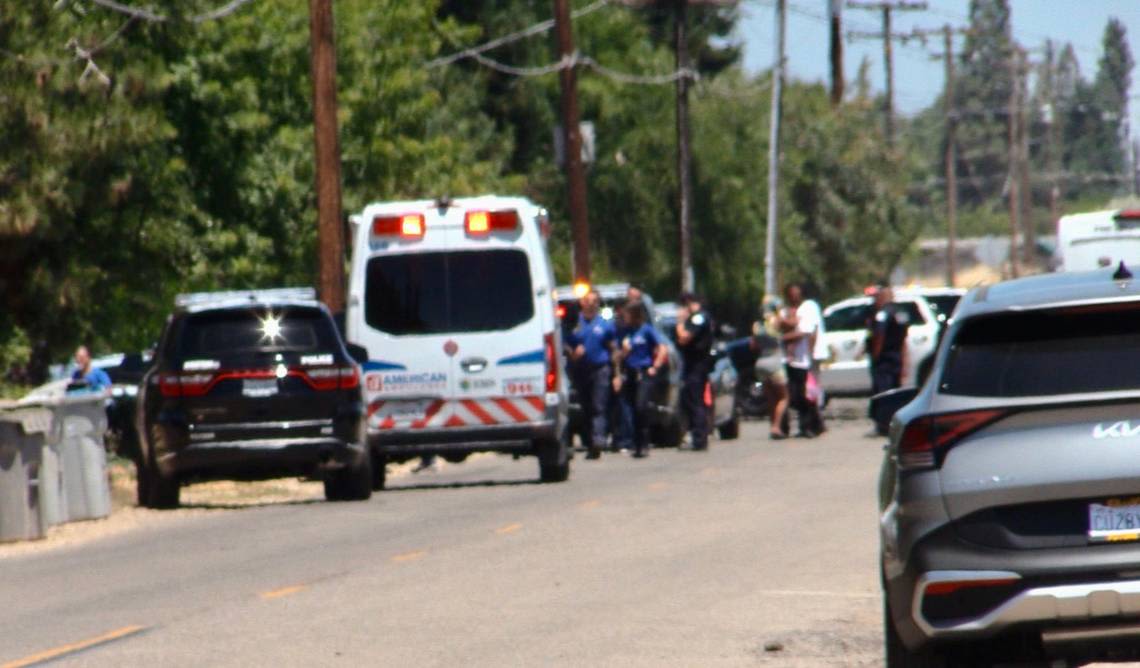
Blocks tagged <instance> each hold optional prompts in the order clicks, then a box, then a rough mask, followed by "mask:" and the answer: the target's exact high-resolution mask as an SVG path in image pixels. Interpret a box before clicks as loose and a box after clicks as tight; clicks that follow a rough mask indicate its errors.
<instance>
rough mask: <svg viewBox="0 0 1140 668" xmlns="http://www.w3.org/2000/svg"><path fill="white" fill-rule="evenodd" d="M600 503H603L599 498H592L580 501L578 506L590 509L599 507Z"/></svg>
mask: <svg viewBox="0 0 1140 668" xmlns="http://www.w3.org/2000/svg"><path fill="white" fill-rule="evenodd" d="M600 505H602V502H601V501H599V500H597V499H590V500H589V501H583V502H582V503H579V504H578V507H579V508H581V509H582V510H590V509H591V508H597V507H598V506H600Z"/></svg>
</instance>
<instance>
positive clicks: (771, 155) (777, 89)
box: [764, 0, 787, 305]
mask: <svg viewBox="0 0 1140 668" xmlns="http://www.w3.org/2000/svg"><path fill="white" fill-rule="evenodd" d="M786 3H787V0H776V62H775V63H774V64H773V65H772V109H771V112H770V118H769V125H768V222H767V229H766V232H767V238H766V240H765V244H764V304H765V305H767V304H768V303H769V302H770V300H772V299H775V297H776V295H777V292H776V233H777V231H778V230H779V227H780V225H779V215H778V214H779V208H780V207H779V189H780V114H781V113H783V107H782V99H781V98H782V96H783V92H784V34H785V32H786V31H785V23H786V17H787V10H786Z"/></svg>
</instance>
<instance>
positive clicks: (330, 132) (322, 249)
mask: <svg viewBox="0 0 1140 668" xmlns="http://www.w3.org/2000/svg"><path fill="white" fill-rule="evenodd" d="M309 40H310V67H311V70H312V77H313V140H314V148H315V153H316V187H317V258H318V260H317V288H318V290H319V292H320V296H321V300H322V301H323V302H324V303H325V306H327V307H328V309H329V311H332V312H333V313H334V314H342V313H344V301H345V300H344V289H345V286H344V227H343V225H342V224H341V202H340V145H339V142H338V141H337V122H336V45H335V44H334V42H333V13H332V0H309Z"/></svg>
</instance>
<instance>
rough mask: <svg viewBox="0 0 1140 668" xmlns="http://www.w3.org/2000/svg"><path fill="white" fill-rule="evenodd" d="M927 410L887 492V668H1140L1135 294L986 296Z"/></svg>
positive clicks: (1075, 279) (1014, 291) (890, 450)
mask: <svg viewBox="0 0 1140 668" xmlns="http://www.w3.org/2000/svg"><path fill="white" fill-rule="evenodd" d="M915 393H917V396H915V397H914V400H913V401H911V402H910V403H909V404H907V405H906V406H905V407H903V408H902V409H901V410H899V411H898V412H897V413H896V414H895V416H894V419H893V421H892V423H891V429H890V443H889V445H888V446H887V447H886V456H885V458H884V462H883V469H882V474H881V477H880V488H879V507H880V513H881V514H880V531H881V541H882V547H881V566H882V582H883V592H884V596H883V598H884V609H885V615H884V618H885V631H886V646H887V665H888V666H892V667H894V666H957V665H961V666H984V665H993V664H1002V665H1005V664H1015V665H1017V664H1020V663H1030V664H1037V665H1042V664H1043V665H1052V666H1066V665H1080V664H1081V663H1084V662H1088V661H1093V660H1122V659H1129V658H1140V281H1135V280H1133V279H1132V274H1131V272H1130V271H1129V270H1128V269H1127V268H1126V267H1124V266H1123V265H1121V266H1120V267H1119V268H1115V269H1105V270H1102V271H1096V272H1089V273H1079V274H1078V273H1074V274H1051V275H1044V276H1035V277H1032V278H1025V279H1021V280H1014V281H1009V282H1005V283H1001V284H998V285H994V286H991V287H983V288H978V289H975V290H973V291H971V292H970V293H969V294H968V295H967V296H966V297H965V298H964V299H963V300H962V303H961V305H960V307H959V308H958V310H957V312H956V313H955V316H954V319H953V321H952V322H951V323H950V325H949V328H948V330H947V332H946V336H945V337H944V340H943V341H942V345H941V347H940V349H939V351H938V353H937V357H936V361H935V365H934V369H933V372H932V374H931V376H930V379H929V381H928V382H927V383H926V385H925V386H924V387H923V388H921V390H912V391H911V394H915ZM903 395H904V396H905V395H906V392H903Z"/></svg>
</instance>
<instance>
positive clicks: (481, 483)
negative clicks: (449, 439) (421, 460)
mask: <svg viewBox="0 0 1140 668" xmlns="http://www.w3.org/2000/svg"><path fill="white" fill-rule="evenodd" d="M541 484H543V483H542V481H541V480H539V479H538V478H533V479H528V480H456V481H453V482H420V483H416V484H414V485H399V486H388V487H385V488H384V492H383V493H384V494H387V493H389V492H411V491H415V490H420V489H464V488H468V487H521V486H524V485H541Z"/></svg>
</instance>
